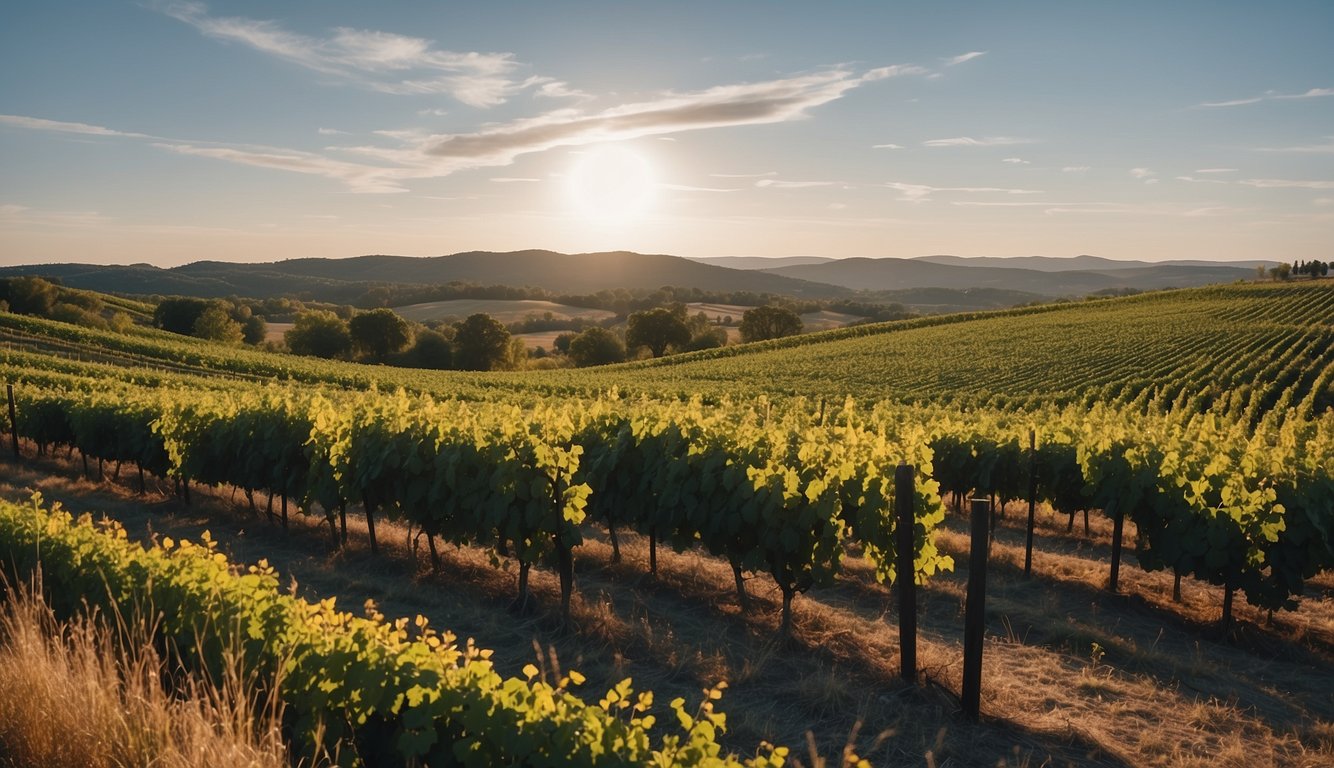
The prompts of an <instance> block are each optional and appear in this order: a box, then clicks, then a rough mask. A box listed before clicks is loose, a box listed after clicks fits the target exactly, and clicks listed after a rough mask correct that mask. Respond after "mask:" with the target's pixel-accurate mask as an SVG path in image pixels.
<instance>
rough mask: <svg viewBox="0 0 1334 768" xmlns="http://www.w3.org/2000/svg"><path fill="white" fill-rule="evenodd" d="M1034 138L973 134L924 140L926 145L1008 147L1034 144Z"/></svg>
mask: <svg viewBox="0 0 1334 768" xmlns="http://www.w3.org/2000/svg"><path fill="white" fill-rule="evenodd" d="M1032 143H1034V142H1033V140H1032V139H1019V138H1015V137H1013V136H988V137H984V138H981V139H975V138H973V137H972V136H956V137H954V138H950V139H929V140H927V141H924V142H922V146H924V147H1008V146H1012V145H1015V144H1032Z"/></svg>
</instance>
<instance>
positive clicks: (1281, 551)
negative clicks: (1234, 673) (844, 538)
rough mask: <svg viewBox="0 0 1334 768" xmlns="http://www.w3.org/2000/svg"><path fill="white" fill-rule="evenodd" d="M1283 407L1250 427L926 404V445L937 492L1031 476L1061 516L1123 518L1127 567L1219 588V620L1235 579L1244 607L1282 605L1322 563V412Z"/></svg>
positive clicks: (1328, 500) (1333, 552) (1012, 490)
mask: <svg viewBox="0 0 1334 768" xmlns="http://www.w3.org/2000/svg"><path fill="white" fill-rule="evenodd" d="M1282 416H1285V417H1280V415H1278V414H1275V415H1273V416H1271V417H1269V418H1266V419H1264V420H1263V421H1261V422H1260V423H1259V424H1256V425H1253V424H1251V423H1250V422H1249V421H1248V420H1245V419H1227V418H1223V417H1220V416H1219V415H1218V414H1216V413H1203V414H1190V415H1177V416H1174V415H1170V414H1169V415H1161V414H1158V415H1156V414H1144V413H1137V412H1126V411H1123V410H1118V409H1115V408H1110V407H1107V406H1096V407H1094V408H1093V409H1091V410H1088V411H1084V410H1082V409H1081V410H1079V411H1075V410H1072V409H1063V410H1053V409H1049V410H1047V411H1044V412H1037V413H1032V414H1025V415H1021V414H999V413H990V414H979V413H974V414H968V415H961V414H948V413H944V412H939V413H936V414H935V415H934V417H933V424H934V431H933V436H932V438H931V447H932V449H933V451H934V454H935V457H934V466H935V471H936V478H937V480H938V481H939V482H940V483H941V487H942V489H943V490H944V492H946V493H947V494H953V495H959V496H961V495H962V494H964V493H967V492H970V491H976V492H980V493H983V494H991V495H993V496H995V497H998V498H999V500H1001V501H1002V502H1004V501H1010V500H1015V499H1020V498H1024V497H1025V496H1026V495H1027V489H1028V487H1029V482H1030V474H1032V475H1035V476H1034V477H1032V480H1033V487H1034V488H1035V490H1036V495H1037V498H1038V499H1040V500H1043V501H1046V502H1048V503H1049V504H1050V506H1051V507H1052V508H1053V509H1054V510H1055V511H1057V512H1061V513H1064V514H1068V515H1070V521H1071V525H1073V522H1074V515H1075V513H1076V512H1078V511H1080V510H1083V511H1084V512H1085V515H1086V517H1085V521H1086V522H1085V524H1086V525H1087V511H1088V510H1089V509H1100V510H1102V511H1103V512H1104V513H1105V514H1106V515H1107V516H1108V517H1110V518H1112V519H1113V521H1114V522H1117V521H1118V520H1125V519H1129V520H1132V521H1134V523H1135V526H1136V530H1137V533H1138V536H1137V539H1136V542H1135V545H1136V550H1137V554H1138V557H1139V562H1140V565H1141V566H1142V567H1144V568H1145V569H1147V570H1159V569H1164V568H1168V569H1171V570H1172V571H1173V572H1174V573H1175V574H1176V575H1177V576H1178V578H1179V577H1180V576H1183V575H1189V576H1194V577H1195V578H1198V579H1201V580H1204V581H1208V582H1210V583H1212V584H1216V585H1220V586H1223V587H1224V588H1225V598H1224V600H1225V602H1224V622H1225V623H1226V622H1228V621H1229V620H1230V617H1231V600H1232V595H1233V593H1234V591H1235V590H1237V589H1241V590H1243V591H1244V593H1245V595H1246V598H1247V600H1248V601H1249V602H1250V603H1251V604H1253V605H1256V606H1260V607H1263V608H1267V609H1271V610H1274V609H1279V608H1291V607H1294V604H1295V598H1296V597H1298V596H1300V595H1301V594H1302V592H1303V584H1304V582H1305V581H1306V580H1307V579H1309V578H1311V577H1312V576H1313V575H1315V574H1316V573H1318V572H1319V571H1321V570H1324V569H1327V568H1331V567H1334V412H1329V411H1327V412H1326V413H1325V414H1324V415H1323V416H1321V417H1319V418H1315V419H1309V418H1300V417H1298V416H1296V415H1295V414H1284V415H1282ZM1030 429H1033V430H1035V432H1036V435H1035V436H1036V437H1037V438H1038V441H1037V446H1036V450H1035V451H1034V452H1033V453H1032V454H1031V455H1030V454H1029V452H1028V450H1027V436H1028V432H1029V430H1030ZM1119 527H1120V526H1119V525H1118V526H1117V530H1118V531H1119ZM1115 536H1119V534H1114V537H1115ZM1114 546H1119V545H1118V544H1116V542H1114ZM1118 554H1119V553H1116V552H1114V554H1113V558H1114V564H1113V568H1114V569H1115V568H1116V562H1115V558H1116V557H1117V556H1118Z"/></svg>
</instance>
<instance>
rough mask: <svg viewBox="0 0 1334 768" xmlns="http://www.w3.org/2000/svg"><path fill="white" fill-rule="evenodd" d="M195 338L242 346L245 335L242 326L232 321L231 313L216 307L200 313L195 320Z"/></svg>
mask: <svg viewBox="0 0 1334 768" xmlns="http://www.w3.org/2000/svg"><path fill="white" fill-rule="evenodd" d="M193 331H194V333H193V335H194V336H198V337H199V338H201V339H208V340H210V341H220V342H222V343H224V344H240V343H241V339H242V337H243V336H244V334H243V333H242V331H241V324H240V323H238V322H236V321H235V320H233V319H232V316H231V314H230V313H228V312H227V310H226V309H223V308H222V307H221V306H218V305H214V306H211V307H209V308H208V309H205V310H204V311H203V312H201V313H200V315H199V318H198V319H197V320H195V326H194V329H193Z"/></svg>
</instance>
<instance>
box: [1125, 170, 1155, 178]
mask: <svg viewBox="0 0 1334 768" xmlns="http://www.w3.org/2000/svg"><path fill="white" fill-rule="evenodd" d="M1130 175H1131V176H1134V177H1135V178H1137V179H1151V178H1153V177H1154V176H1157V175H1158V174H1157V172H1155V171H1151V170H1149V169H1148V168H1131V169H1130Z"/></svg>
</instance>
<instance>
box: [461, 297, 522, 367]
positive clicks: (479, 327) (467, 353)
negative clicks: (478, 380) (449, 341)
mask: <svg viewBox="0 0 1334 768" xmlns="http://www.w3.org/2000/svg"><path fill="white" fill-rule="evenodd" d="M509 360H510V332H509V331H508V330H506V329H505V326H503V325H501V324H500V323H499V322H498V321H497V320H496V319H495V318H493V317H491V316H490V315H487V314H483V313H480V312H479V313H477V314H475V315H470V316H469V317H468V318H467V319H465V320H464V321H463V322H462V323H459V325H458V326H457V329H456V330H455V332H454V367H456V368H458V369H460V370H464V371H494V370H497V369H500V368H503V367H505V365H506V364H507V363H508V362H509Z"/></svg>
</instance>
